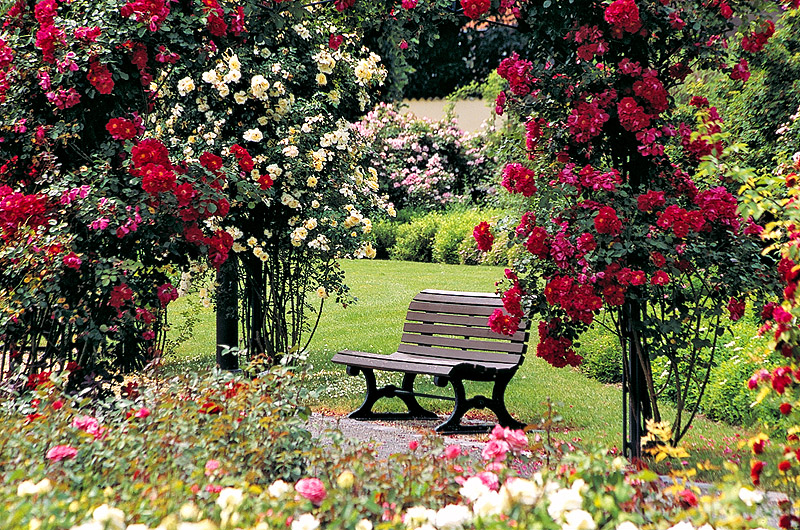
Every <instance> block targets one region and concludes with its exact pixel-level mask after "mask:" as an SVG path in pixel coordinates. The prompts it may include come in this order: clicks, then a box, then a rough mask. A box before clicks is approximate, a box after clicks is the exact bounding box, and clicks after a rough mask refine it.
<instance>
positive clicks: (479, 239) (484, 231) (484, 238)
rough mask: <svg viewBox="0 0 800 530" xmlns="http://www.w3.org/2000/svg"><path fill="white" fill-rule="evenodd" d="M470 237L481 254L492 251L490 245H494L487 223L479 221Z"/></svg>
mask: <svg viewBox="0 0 800 530" xmlns="http://www.w3.org/2000/svg"><path fill="white" fill-rule="evenodd" d="M472 237H474V238H475V242H476V243H477V244H478V250H480V251H481V252H488V251H489V250H492V243H494V235H493V234H492V232H491V231H490V229H489V223H487V222H486V221H481V223H480V224H478V226H476V227H475V229H474V230H473V231H472Z"/></svg>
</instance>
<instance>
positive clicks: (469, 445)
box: [308, 412, 488, 458]
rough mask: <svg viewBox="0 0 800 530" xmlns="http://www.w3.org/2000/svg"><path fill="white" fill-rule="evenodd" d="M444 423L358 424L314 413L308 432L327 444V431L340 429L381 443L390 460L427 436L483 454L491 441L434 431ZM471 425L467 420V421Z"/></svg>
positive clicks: (381, 450)
mask: <svg viewBox="0 0 800 530" xmlns="http://www.w3.org/2000/svg"><path fill="white" fill-rule="evenodd" d="M443 420H444V418H442V419H441V420H410V421H358V420H351V419H350V418H347V417H342V416H326V415H323V414H320V413H318V412H314V413H313V414H312V415H311V418H310V419H309V422H308V430H309V431H311V433H312V434H313V435H314V437H317V438H319V439H320V440H321V441H322V443H325V439H326V434H325V431H328V430H332V429H337V428H338V429H339V430H340V431H342V434H344V436H345V439H348V440H359V441H362V442H364V443H369V442H375V443H377V448H378V456H379V457H380V458H386V457H388V456H389V455H392V454H395V453H406V452H408V451H409V448H408V444H409V442H411V441H412V440H417V441H419V440H421V439H422V438H423V436H426V435H429V434H434V435H436V436H441V437H442V438H443V439H444V442H445V444H446V445H449V444H458V445H460V446H461V449H462V451H464V452H469V453H472V452H478V453H479V452H480V451H481V450H482V449H483V447H484V446H485V445H486V443H487V441H488V435H486V434H460V435H440V434H436V432H435V431H434V428H435V427H436V425H438V424H439V423H441V422H442V421H443ZM464 423H467V420H465V421H464Z"/></svg>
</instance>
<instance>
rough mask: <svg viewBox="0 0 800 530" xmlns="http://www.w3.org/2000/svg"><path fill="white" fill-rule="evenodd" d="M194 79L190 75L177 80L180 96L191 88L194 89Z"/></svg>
mask: <svg viewBox="0 0 800 530" xmlns="http://www.w3.org/2000/svg"><path fill="white" fill-rule="evenodd" d="M194 88H195V87H194V81H193V80H192V78H191V77H184V78H183V79H181V80H180V81H178V94H180V95H181V96H185V95H186V94H188V93H189V92H191V91H192V90H194Z"/></svg>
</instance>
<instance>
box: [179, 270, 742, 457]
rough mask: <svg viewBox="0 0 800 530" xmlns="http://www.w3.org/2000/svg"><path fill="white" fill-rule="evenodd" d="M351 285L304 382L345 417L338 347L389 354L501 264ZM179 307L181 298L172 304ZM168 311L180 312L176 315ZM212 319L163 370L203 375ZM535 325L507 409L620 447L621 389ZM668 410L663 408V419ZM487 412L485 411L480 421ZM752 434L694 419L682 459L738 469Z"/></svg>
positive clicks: (327, 311)
mask: <svg viewBox="0 0 800 530" xmlns="http://www.w3.org/2000/svg"><path fill="white" fill-rule="evenodd" d="M342 266H343V268H344V270H345V271H346V274H347V279H348V284H349V285H350V287H351V292H352V294H353V295H354V296H355V297H356V298H358V302H357V303H356V304H353V305H352V306H350V307H347V308H342V307H341V306H338V305H336V304H335V303H331V301H328V302H327V303H326V304H325V307H324V311H323V315H322V319H321V321H320V324H319V328H318V330H317V333H316V335H315V336H314V338H313V340H312V342H311V344H310V346H309V352H308V353H309V363H310V364H311V365H312V366H313V368H312V370H311V372H310V375H309V379H308V383H309V385H311V386H312V387H315V388H318V389H320V390H321V399H320V401H319V402H317V403H314V404H312V407H313V408H314V409H316V410H321V411H326V412H333V413H336V414H345V413H347V412H349V411H351V410H353V409H354V408H356V407H357V406H358V405H359V404H360V403H361V401H362V399H363V395H364V382H363V378H362V377H361V376H358V377H349V376H347V375H346V374H345V369H344V367H343V366H340V365H334V364H333V363H331V362H330V358H331V357H332V356H333V354H334V353H336V352H337V351H339V350H341V349H345V348H347V349H353V350H364V351H372V352H376V353H385V354H388V353H391V352H393V351H394V349H395V347H396V346H397V344H398V343H399V341H400V335H401V333H402V325H403V321H404V320H405V313H406V310H407V309H408V304H409V302H410V300H411V298H412V297H413V296H414V295H415V294H416V293H418V292H419V291H421V290H422V289H426V288H433V289H445V290H464V291H485V292H491V291H494V289H495V286H494V282H495V281H497V280H499V279H501V278H502V276H503V269H502V268H500V267H479V266H464V265H443V264H435V263H433V264H432V263H414V262H401V261H366V260H359V261H345V262H344V263H343V264H342ZM179 302H180V301H179ZM177 309H178V311H174V312H173V315H177V314H178V313H179V311H180V305H179V306H178V308H177ZM212 337H214V315H213V313H212V311H211V310H210V309H208V310H206V311H204V312H203V313H202V314H201V315H200V322H199V324H198V326H197V327H196V329H195V332H194V336H193V337H192V339H191V340H190V341H188V342H187V343H185V344H183V345H182V347H181V348H180V349H179V350H178V353H177V355H176V356H175V357H173V358H169V359H167V361H166V364H167V372H173V373H174V372H176V371H186V370H197V369H208V368H210V367H211V366H213V364H214V351H213V348H214V346H213V340H211V341H209V338H212ZM535 352H536V337H535V326H534V333H532V337H531V341H530V344H529V347H528V354H527V356H526V359H525V362H524V364H523V365H522V367H521V368H520V370H519V372H517V374H516V375H515V376H514V378H513V380H512V381H511V384H510V385H509V387H508V390H507V391H506V404H507V406H508V409H509V411H510V412H511V413H512V414H513V415H514V416H515V417H517V418H518V419H520V420H522V421H525V422H529V423H533V424H535V423H538V422H539V421H540V420H541V418H542V417H543V416H544V415H545V414H546V411H547V401H548V399H549V400H550V401H551V402H552V403H553V405H554V408H555V411H556V412H557V414H558V415H559V416H560V417H561V418H563V421H562V422H561V425H560V427H559V429H558V432H557V434H558V435H559V436H561V441H563V442H568V443H572V444H575V445H577V446H586V447H595V446H604V447H620V446H621V442H622V392H621V389H620V388H619V386H614V385H605V384H602V383H600V382H598V381H595V380H593V379H589V378H587V377H586V376H585V375H583V374H582V373H581V372H580V371H579V370H577V369H573V368H554V367H552V366H550V365H549V364H548V363H547V362H545V361H543V360H542V359H539V358H537V357H536V354H535ZM376 376H377V377H378V381H379V384H380V383H381V382H383V381H389V380H391V381H395V382H397V383H398V384H399V380H400V375H399V374H386V373H380V372H379V373H376ZM419 381H420V383H421V384H419V387H418V388H419V390H420V391H423V392H433V393H444V395H449V394H448V391H449V388H446V389H438V388H436V387H434V386H433V384H432V383H431V382H430V378H429V377H423V378H420V379H419ZM470 388H472V389H473V390H478V391H480V392H483V393H486V392H490V391H491V389H490V387H489V386H488V385H486V384H483V385H481V384H473V386H472V387H468V391H469V389H470ZM383 401H384V402H385V405H384V406H385V407H386V408H384V409H378V410H402V409H401V408H400V407H399V400H383ZM421 403H422V404H423V406H425V407H429V408H431V409H432V410H434V411H436V412H439V413H445V412H446V411H447V410H448V409H447V407H448V406H450V405H451V402H446V401H439V400H424V399H422V400H421ZM671 412H672V410H671V408H670V407H669V406H666V405H665V406H663V411H662V414H664V416H665V418H667V419H669V417H670V415H671ZM489 416H490V417H491V418H492V419H493V416H492V415H491V413H488V416H487V417H489ZM750 435H751V433H748V432H747V431H746V430H745V429H742V428H738V427H733V426H729V425H726V424H722V423H716V422H712V421H709V420H706V419H705V418H703V417H698V418H697V419H696V420H695V422H694V425H693V427H692V429H691V431H690V434H689V435H688V436H687V437H686V438H685V439H684V441H683V443H682V445H684V446H685V447H686V449H687V450H688V451H689V453H690V455H691V458H690V459H688V462H689V463H692V462H704V461H705V460H710V461H711V463H712V464H716V465H721V463H722V462H723V461H726V460H727V461H730V462H732V463H734V464H736V465H737V466H740V465H741V464H742V461H743V460H746V458H747V451H746V448H745V449H740V448H739V447H738V445H739V442H740V441H743V440H746V439H747V438H748V437H749V436H750Z"/></svg>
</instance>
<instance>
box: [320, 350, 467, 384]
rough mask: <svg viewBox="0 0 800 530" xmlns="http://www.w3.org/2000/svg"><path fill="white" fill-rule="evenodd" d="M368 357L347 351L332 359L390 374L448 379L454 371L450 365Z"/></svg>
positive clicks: (387, 357) (361, 353) (386, 357)
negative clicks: (397, 373) (432, 376)
mask: <svg viewBox="0 0 800 530" xmlns="http://www.w3.org/2000/svg"><path fill="white" fill-rule="evenodd" d="M377 357H382V358H376V357H375V356H374V354H373V355H372V356H371V355H366V354H365V352H354V351H350V350H345V351H341V352H339V353H337V354H336V355H334V356H333V359H331V360H332V361H333V362H335V363H340V364H345V365H347V366H355V367H357V368H372V369H375V370H385V371H390V372H405V373H411V374H420V375H434V376H436V375H439V376H444V377H447V376H448V375H450V372H451V371H452V369H453V366H452V365H449V364H433V363H430V362H424V361H421V362H410V361H409V360H406V359H404V360H396V359H391V358H390V357H391V355H378V356H377Z"/></svg>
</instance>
